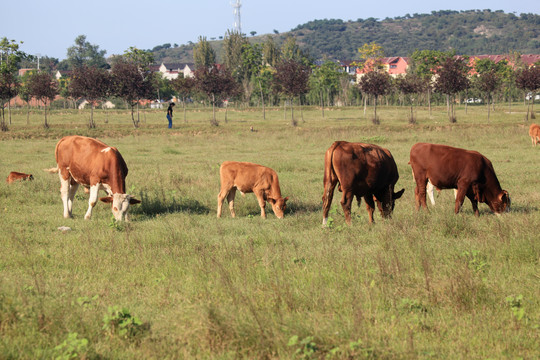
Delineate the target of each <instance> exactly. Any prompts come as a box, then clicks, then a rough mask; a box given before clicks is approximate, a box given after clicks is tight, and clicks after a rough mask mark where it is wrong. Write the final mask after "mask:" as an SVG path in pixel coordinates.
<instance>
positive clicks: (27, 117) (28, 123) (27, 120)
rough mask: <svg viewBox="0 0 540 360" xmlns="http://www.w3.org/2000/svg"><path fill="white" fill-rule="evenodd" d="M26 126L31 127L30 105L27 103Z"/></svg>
mask: <svg viewBox="0 0 540 360" xmlns="http://www.w3.org/2000/svg"><path fill="white" fill-rule="evenodd" d="M26 125H30V103H29V102H27V103H26Z"/></svg>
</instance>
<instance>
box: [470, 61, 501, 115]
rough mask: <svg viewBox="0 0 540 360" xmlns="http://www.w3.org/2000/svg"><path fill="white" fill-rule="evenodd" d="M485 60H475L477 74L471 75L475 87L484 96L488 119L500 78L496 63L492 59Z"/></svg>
mask: <svg viewBox="0 0 540 360" xmlns="http://www.w3.org/2000/svg"><path fill="white" fill-rule="evenodd" d="M486 60H488V61H477V62H476V64H475V65H474V69H475V70H476V72H477V75H476V76H474V77H473V79H472V83H473V85H474V87H475V88H477V89H478V90H479V91H480V92H481V93H483V94H485V96H486V103H487V109H488V115H487V117H488V121H489V115H490V110H491V105H490V103H491V102H492V99H493V93H494V92H495V91H496V90H497V89H498V88H499V87H500V85H501V83H502V78H501V75H499V72H498V71H497V64H495V62H494V61H492V60H489V59H486Z"/></svg>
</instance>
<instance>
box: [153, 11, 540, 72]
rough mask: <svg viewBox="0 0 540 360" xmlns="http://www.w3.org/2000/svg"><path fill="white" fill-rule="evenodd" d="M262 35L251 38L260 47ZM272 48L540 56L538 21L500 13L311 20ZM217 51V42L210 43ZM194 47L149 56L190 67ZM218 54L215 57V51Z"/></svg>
mask: <svg viewBox="0 0 540 360" xmlns="http://www.w3.org/2000/svg"><path fill="white" fill-rule="evenodd" d="M265 36H267V35H261V36H255V37H250V38H249V39H250V41H254V42H263V41H264V37H265ZM272 36H273V37H274V40H275V41H276V43H278V44H279V43H281V42H282V41H283V40H284V39H285V38H286V37H287V36H294V37H296V40H297V42H298V44H299V45H300V46H301V48H302V49H303V50H304V51H306V52H307V53H308V54H310V55H311V57H312V58H314V59H319V58H337V59H342V60H353V59H356V58H357V49H358V47H360V46H362V45H363V44H365V43H369V42H376V43H378V44H380V45H382V47H383V48H384V50H385V53H386V54H387V55H388V56H407V55H410V54H411V53H412V52H413V51H414V50H415V49H421V50H441V51H448V50H452V49H454V50H455V51H456V53H457V54H467V55H480V54H504V53H508V52H510V51H518V52H520V53H522V54H538V53H540V15H537V14H520V15H515V14H512V13H511V14H507V13H504V12H503V11H501V10H498V11H491V10H469V11H461V12H460V11H450V10H444V11H434V12H432V13H431V14H413V15H410V14H406V15H405V16H402V17H396V18H392V19H391V18H386V19H383V20H381V19H375V18H368V19H358V20H356V21H343V20H339V19H330V20H328V19H324V20H313V21H310V22H308V23H306V24H302V25H298V26H297V27H296V28H294V29H292V30H291V31H289V32H285V33H281V34H272ZM212 44H213V45H214V46H215V47H216V50H218V49H219V48H221V41H219V40H216V41H212ZM193 45H194V44H187V45H181V46H178V47H174V48H167V49H163V48H162V47H160V46H157V47H156V48H154V49H155V51H154V55H155V58H156V61H158V62H161V61H164V62H193V51H192V50H193ZM217 52H218V56H219V55H220V54H219V51H217Z"/></svg>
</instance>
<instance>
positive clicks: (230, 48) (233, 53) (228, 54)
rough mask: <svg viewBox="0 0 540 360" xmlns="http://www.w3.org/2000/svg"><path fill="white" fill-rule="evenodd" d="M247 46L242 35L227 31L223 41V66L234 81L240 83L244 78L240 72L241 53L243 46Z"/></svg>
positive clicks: (243, 74) (242, 72)
mask: <svg viewBox="0 0 540 360" xmlns="http://www.w3.org/2000/svg"><path fill="white" fill-rule="evenodd" d="M247 44H249V43H248V41H247V39H246V38H245V36H244V35H242V34H241V33H239V32H237V31H230V30H227V33H226V34H225V38H224V39H223V50H222V51H223V56H222V59H223V64H225V66H226V67H227V69H229V71H231V73H232V76H233V77H234V78H235V80H236V81H237V82H238V83H240V82H241V81H242V80H243V78H244V77H245V75H246V74H245V73H244V71H242V70H243V69H242V52H243V51H244V45H247Z"/></svg>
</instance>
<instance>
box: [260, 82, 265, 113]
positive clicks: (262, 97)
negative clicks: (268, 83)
mask: <svg viewBox="0 0 540 360" xmlns="http://www.w3.org/2000/svg"><path fill="white" fill-rule="evenodd" d="M259 89H260V92H261V101H262V109H263V120H266V109H265V107H264V93H263V89H262V84H261V80H259Z"/></svg>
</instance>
